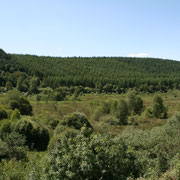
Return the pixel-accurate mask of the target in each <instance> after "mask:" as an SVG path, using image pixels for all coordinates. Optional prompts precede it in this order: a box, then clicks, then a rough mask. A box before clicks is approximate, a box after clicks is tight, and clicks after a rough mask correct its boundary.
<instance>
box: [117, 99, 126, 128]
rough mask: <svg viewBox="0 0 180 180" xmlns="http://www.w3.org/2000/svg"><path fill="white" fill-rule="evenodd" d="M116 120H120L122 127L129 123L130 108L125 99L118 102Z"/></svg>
mask: <svg viewBox="0 0 180 180" xmlns="http://www.w3.org/2000/svg"><path fill="white" fill-rule="evenodd" d="M115 116H116V118H118V120H119V124H120V125H126V124H127V123H128V122H127V120H128V106H127V103H126V101H125V100H124V99H121V100H120V101H119V102H118V106H117V111H116V113H115Z"/></svg>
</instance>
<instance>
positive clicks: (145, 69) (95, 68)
mask: <svg viewBox="0 0 180 180" xmlns="http://www.w3.org/2000/svg"><path fill="white" fill-rule="evenodd" d="M12 56H13V57H14V58H15V59H16V60H17V62H18V63H19V64H21V65H22V66H23V68H24V69H25V71H26V72H28V74H30V75H36V76H39V77H40V78H41V79H43V81H44V84H45V85H47V86H59V85H66V86H71V85H72V86H73V85H82V86H84V87H85V86H88V87H95V86H96V84H97V83H101V84H102V85H105V84H108V83H109V84H112V85H118V86H120V87H124V88H126V87H136V86H139V85H142V84H145V83H147V84H149V85H157V84H158V83H159V84H163V85H165V86H172V83H176V85H177V84H179V81H180V62H178V61H172V60H162V59H154V58H128V57H91V58H87V57H67V58H60V57H43V56H32V55H12Z"/></svg>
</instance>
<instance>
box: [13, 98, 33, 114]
mask: <svg viewBox="0 0 180 180" xmlns="http://www.w3.org/2000/svg"><path fill="white" fill-rule="evenodd" d="M10 107H11V109H13V110H15V109H18V110H19V111H20V112H21V114H22V115H32V106H31V104H30V102H29V101H28V100H27V99H26V98H23V97H20V98H18V99H17V100H12V101H11V102H10Z"/></svg>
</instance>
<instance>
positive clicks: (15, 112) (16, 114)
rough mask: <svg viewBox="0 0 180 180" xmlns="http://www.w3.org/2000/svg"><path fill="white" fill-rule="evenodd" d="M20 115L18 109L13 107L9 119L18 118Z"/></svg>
mask: <svg viewBox="0 0 180 180" xmlns="http://www.w3.org/2000/svg"><path fill="white" fill-rule="evenodd" d="M20 117H21V113H20V111H19V110H18V109H15V110H14V111H13V112H12V114H11V118H10V119H11V120H17V119H20Z"/></svg>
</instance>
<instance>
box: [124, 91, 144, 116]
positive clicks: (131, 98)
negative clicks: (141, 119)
mask: <svg viewBox="0 0 180 180" xmlns="http://www.w3.org/2000/svg"><path fill="white" fill-rule="evenodd" d="M127 105H128V109H129V113H130V114H139V115H140V114H141V113H142V111H143V110H144V104H143V100H142V99H141V98H140V97H139V96H137V94H136V92H135V91H129V92H128V93H127Z"/></svg>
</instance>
